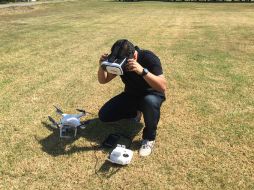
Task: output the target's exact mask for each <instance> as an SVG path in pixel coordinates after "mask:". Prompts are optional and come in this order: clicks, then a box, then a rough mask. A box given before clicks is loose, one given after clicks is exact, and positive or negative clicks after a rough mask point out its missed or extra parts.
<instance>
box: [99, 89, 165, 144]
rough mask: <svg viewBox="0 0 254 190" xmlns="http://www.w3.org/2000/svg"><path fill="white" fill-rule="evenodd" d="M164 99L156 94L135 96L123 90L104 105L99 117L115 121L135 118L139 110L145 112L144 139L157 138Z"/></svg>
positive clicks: (107, 120) (104, 120) (103, 120)
mask: <svg viewBox="0 0 254 190" xmlns="http://www.w3.org/2000/svg"><path fill="white" fill-rule="evenodd" d="M164 100H165V98H164V97H162V96H159V95H155V94H147V95H144V96H133V95H130V94H127V93H125V92H123V93H121V94H119V95H117V96H115V97H113V98H112V99H110V100H109V101H108V102H107V103H106V104H104V105H103V106H102V108H101V109H100V111H99V119H100V120H101V121H102V122H114V121H118V120H121V119H129V118H134V117H136V115H137V111H138V110H139V111H141V112H142V113H143V117H144V121H145V128H144V129H143V139H148V140H155V138H156V130H157V124H158V122H159V119H160V107H161V105H162V102H163V101H164Z"/></svg>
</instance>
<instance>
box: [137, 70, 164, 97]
mask: <svg viewBox="0 0 254 190" xmlns="http://www.w3.org/2000/svg"><path fill="white" fill-rule="evenodd" d="M142 72H143V70H142ZM143 78H144V79H145V81H146V82H147V83H148V84H149V85H150V86H151V87H152V88H153V89H154V90H157V91H159V92H162V93H165V91H166V88H167V81H166V79H165V77H164V76H163V75H159V76H156V75H154V74H152V73H150V72H148V73H147V75H145V76H144V77H143Z"/></svg>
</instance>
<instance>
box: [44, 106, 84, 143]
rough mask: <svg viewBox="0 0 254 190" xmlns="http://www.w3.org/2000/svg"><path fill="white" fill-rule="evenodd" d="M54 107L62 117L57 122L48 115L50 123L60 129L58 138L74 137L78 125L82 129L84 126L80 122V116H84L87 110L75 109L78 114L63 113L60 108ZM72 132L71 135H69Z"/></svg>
mask: <svg viewBox="0 0 254 190" xmlns="http://www.w3.org/2000/svg"><path fill="white" fill-rule="evenodd" d="M54 107H55V108H56V113H57V114H59V115H61V116H62V118H61V119H60V121H59V122H56V121H55V120H54V119H53V118H52V117H50V116H48V119H49V120H50V121H51V123H52V124H53V125H54V126H56V127H58V128H59V129H60V138H71V137H72V136H73V137H76V135H77V128H78V127H80V128H82V129H84V128H85V127H86V126H85V125H84V124H82V123H81V122H80V118H81V117H83V116H85V115H86V114H87V113H88V112H86V111H85V110H80V109H77V111H79V112H80V114H65V113H63V111H62V110H60V109H59V108H57V107H56V106H54ZM71 134H72V135H71Z"/></svg>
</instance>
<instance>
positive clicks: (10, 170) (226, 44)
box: [0, 1, 254, 189]
mask: <svg viewBox="0 0 254 190" xmlns="http://www.w3.org/2000/svg"><path fill="white" fill-rule="evenodd" d="M33 8H34V9H33V10H31V11H27V12H16V13H15V12H12V14H7V13H6V14H4V16H1V17H0V31H1V33H0V41H1V43H0V110H1V111H0V118H1V121H0V132H1V134H2V135H1V137H0V188H1V189H50V188H53V189H253V188H254V184H253V181H254V174H253V171H254V167H253V162H254V152H253V150H254V147H253V145H254V144H253V138H254V129H253V126H254V123H253V114H254V109H253V108H254V102H253V100H254V97H253V94H254V93H253V89H254V88H253V79H254V75H253V61H254V55H253V51H252V50H253V44H254V42H253V37H252V36H253V31H254V25H253V19H254V14H253V11H252V10H253V5H252V4H182V3H165V2H136V3H118V2H111V1H80V2H67V3H61V4H48V5H40V6H35V7H33ZM1 14H2V13H1ZM119 38H128V39H130V40H132V41H133V42H134V43H136V44H137V45H139V46H140V47H141V48H143V47H144V48H147V49H151V50H153V51H154V52H156V54H158V55H159V56H160V58H161V61H162V64H163V65H162V66H163V68H164V74H165V76H166V78H167V79H168V81H169V88H168V91H167V101H166V102H165V103H164V105H163V107H162V114H161V120H160V123H159V129H158V139H157V142H156V147H155V151H154V152H153V155H152V156H150V157H149V158H140V157H138V151H137V150H138V148H139V145H140V144H139V143H140V138H141V128H142V125H134V124H133V123H130V122H128V121H122V122H119V123H117V124H115V125H104V124H102V123H101V122H100V121H98V119H96V116H95V117H94V116H90V117H89V119H95V120H94V121H93V122H92V123H91V124H90V125H89V127H88V128H87V129H86V130H85V131H81V132H80V133H79V135H78V138H77V139H73V140H70V141H65V140H60V139H59V138H58V131H55V130H53V129H51V128H50V127H49V126H48V124H49V123H48V121H47V116H48V115H54V112H53V111H54V110H53V107H52V105H53V104H56V105H59V106H61V107H62V108H63V109H64V111H66V112H74V110H75V108H84V109H86V110H88V111H90V112H93V113H95V114H97V112H98V110H99V109H100V107H101V106H102V105H103V104H104V103H105V102H106V101H107V100H108V99H109V98H110V97H112V96H114V95H116V94H117V93H119V92H121V91H122V89H123V85H122V83H121V81H120V79H119V78H117V79H115V80H114V81H112V83H111V84H107V85H99V84H98V82H97V76H96V74H97V68H98V58H99V56H100V54H101V53H103V52H107V51H109V47H110V46H111V44H112V43H113V42H114V41H115V40H116V39H119ZM54 116H55V115H54ZM55 117H56V116H55ZM119 131H122V132H124V133H126V134H129V135H131V136H132V137H133V141H134V142H133V145H132V147H131V148H132V149H133V150H134V151H135V153H134V160H133V162H132V164H131V165H129V166H128V167H120V168H119V167H115V166H113V165H111V164H109V163H107V162H105V160H106V157H107V155H108V152H109V151H110V150H99V149H98V145H99V144H100V143H101V142H102V141H103V140H104V139H105V137H106V136H107V135H108V134H109V133H112V132H119ZM95 170H96V171H98V175H96V174H95Z"/></svg>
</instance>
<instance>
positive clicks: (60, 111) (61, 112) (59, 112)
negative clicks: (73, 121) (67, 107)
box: [54, 106, 63, 115]
mask: <svg viewBox="0 0 254 190" xmlns="http://www.w3.org/2000/svg"><path fill="white" fill-rule="evenodd" d="M54 107H55V108H56V113H58V114H60V115H62V114H63V111H62V110H60V108H58V107H56V106H54Z"/></svg>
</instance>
